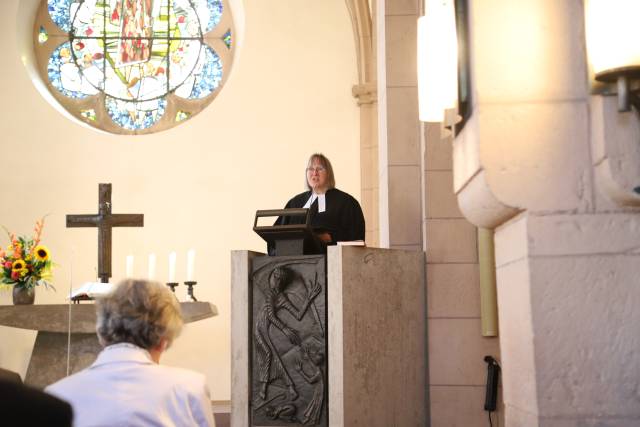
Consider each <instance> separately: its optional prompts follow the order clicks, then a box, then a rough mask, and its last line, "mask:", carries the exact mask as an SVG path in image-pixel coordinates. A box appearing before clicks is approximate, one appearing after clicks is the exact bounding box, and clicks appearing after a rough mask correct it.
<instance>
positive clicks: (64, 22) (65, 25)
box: [47, 0, 79, 32]
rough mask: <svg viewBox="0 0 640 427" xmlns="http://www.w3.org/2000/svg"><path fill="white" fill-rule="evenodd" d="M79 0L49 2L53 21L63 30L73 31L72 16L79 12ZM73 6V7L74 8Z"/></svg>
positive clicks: (49, 0) (48, 7)
mask: <svg viewBox="0 0 640 427" xmlns="http://www.w3.org/2000/svg"><path fill="white" fill-rule="evenodd" d="M78 2H79V0H48V1H47V9H48V10H49V16H50V17H51V20H52V21H53V22H54V23H55V24H56V25H57V26H58V27H60V28H61V29H62V31H65V32H69V31H71V16H72V15H73V12H75V11H76V10H77V6H78V5H77V3H78ZM72 6H73V7H72Z"/></svg>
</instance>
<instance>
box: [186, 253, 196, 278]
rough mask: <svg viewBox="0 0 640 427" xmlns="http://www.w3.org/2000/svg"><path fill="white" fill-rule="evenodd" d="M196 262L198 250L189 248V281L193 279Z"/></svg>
mask: <svg viewBox="0 0 640 427" xmlns="http://www.w3.org/2000/svg"><path fill="white" fill-rule="evenodd" d="M195 263H196V251H195V250H194V249H189V251H188V252H187V282H192V281H193V277H194V276H193V272H194V269H195Z"/></svg>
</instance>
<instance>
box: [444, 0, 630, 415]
mask: <svg viewBox="0 0 640 427" xmlns="http://www.w3.org/2000/svg"><path fill="white" fill-rule="evenodd" d="M471 7H472V10H471V39H472V42H471V57H472V69H473V76H472V86H473V93H474V95H475V102H474V111H473V116H472V118H471V120H470V122H469V123H467V125H466V126H465V128H464V130H463V131H462V133H461V134H460V135H459V136H458V137H457V138H456V140H455V142H454V189H455V191H456V194H457V197H458V202H459V206H460V209H461V211H462V213H463V214H464V215H465V217H466V218H468V219H469V220H470V221H471V222H472V223H474V224H476V225H478V226H482V227H487V228H495V247H496V266H497V282H498V307H499V326H500V350H501V358H502V372H503V388H504V404H505V421H506V425H507V426H518V427H527V426H563V427H564V426H596V425H598V426H635V425H638V424H639V423H640V397H639V396H640V395H639V393H638V390H640V364H638V356H637V355H638V354H640V340H639V339H638V336H640V335H639V334H638V327H637V325H638V322H639V321H640V312H639V311H638V310H637V307H638V305H639V304H640V287H638V286H637V277H639V276H640V249H639V248H640V244H639V243H638V242H640V217H639V216H638V215H637V213H638V212H639V210H638V208H637V207H635V206H636V205H637V203H638V200H637V198H635V197H633V194H632V191H631V189H632V188H633V183H634V180H636V181H635V182H638V181H637V178H638V177H639V176H640V174H639V171H640V162H638V159H639V158H640V157H638V151H637V149H629V148H628V147H629V145H628V144H626V143H625V144H623V143H620V140H625V139H626V138H632V137H633V138H635V139H636V141H635V142H636V143H637V140H638V129H637V127H638V124H637V122H632V121H631V120H636V119H635V118H634V119H631V118H630V115H631V114H632V113H628V114H627V115H619V114H617V113H616V114H613V113H612V112H611V109H610V107H609V106H608V105H607V104H608V103H607V101H606V100H604V101H603V100H602V98H600V97H591V96H590V95H589V81H588V79H587V76H588V71H587V62H586V57H585V41H584V24H583V19H582V16H583V2H581V1H578V0H576V1H563V2H558V1H553V0H543V1H540V0H522V1H518V2H500V1H497V0H489V1H487V0H476V1H472V2H471ZM614 102H615V101H614ZM634 129H635V130H634ZM616 141H617V143H616ZM632 164H635V166H631V165H632ZM634 168H635V169H634ZM636 185H637V184H636Z"/></svg>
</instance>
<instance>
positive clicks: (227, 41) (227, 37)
mask: <svg viewBox="0 0 640 427" xmlns="http://www.w3.org/2000/svg"><path fill="white" fill-rule="evenodd" d="M222 41H224V44H226V45H227V49H231V30H228V31H227V32H226V33H224V36H222Z"/></svg>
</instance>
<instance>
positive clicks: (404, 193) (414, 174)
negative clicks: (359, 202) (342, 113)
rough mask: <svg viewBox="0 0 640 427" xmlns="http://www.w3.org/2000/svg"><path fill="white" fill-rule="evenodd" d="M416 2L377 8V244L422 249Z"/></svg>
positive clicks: (400, 0) (397, 0) (393, 1)
mask: <svg viewBox="0 0 640 427" xmlns="http://www.w3.org/2000/svg"><path fill="white" fill-rule="evenodd" d="M420 4H421V2H420V1H419V0H410V1H406V0H386V1H385V0H380V1H379V2H378V11H379V21H378V28H377V32H378V100H379V101H378V103H379V107H378V108H379V111H378V132H379V135H378V137H379V138H378V140H379V146H378V165H379V171H378V177H379V185H380V193H379V194H380V198H379V204H380V218H379V222H380V244H381V246H384V247H387V246H388V247H392V248H399V249H411V250H421V249H422V240H423V239H422V224H421V218H422V172H421V156H420V154H421V149H420V123H419V121H418V88H417V75H416V69H417V68H416V67H417V63H416V56H417V55H416V31H417V19H418V15H419V11H420Z"/></svg>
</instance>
